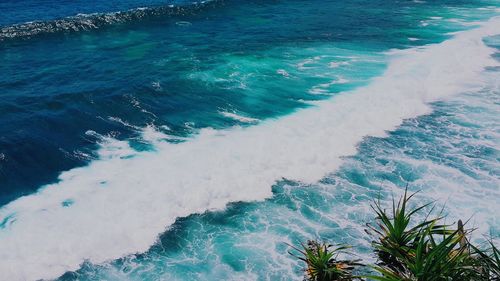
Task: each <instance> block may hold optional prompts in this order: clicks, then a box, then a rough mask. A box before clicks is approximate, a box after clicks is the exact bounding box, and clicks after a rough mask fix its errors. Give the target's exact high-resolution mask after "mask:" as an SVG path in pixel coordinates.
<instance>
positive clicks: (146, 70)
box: [0, 1, 500, 280]
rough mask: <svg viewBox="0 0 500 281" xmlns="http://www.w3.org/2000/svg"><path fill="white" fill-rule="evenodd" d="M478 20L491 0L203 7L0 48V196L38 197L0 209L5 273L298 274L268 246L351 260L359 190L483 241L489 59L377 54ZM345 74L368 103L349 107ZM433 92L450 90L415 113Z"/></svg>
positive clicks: (363, 207) (487, 228)
mask: <svg viewBox="0 0 500 281" xmlns="http://www.w3.org/2000/svg"><path fill="white" fill-rule="evenodd" d="M360 6H363V7H364V9H359V7H360ZM497 13H498V3H497V2H495V1H489V2H484V1H481V2H475V3H473V4H471V3H465V2H460V1H441V2H436V3H420V2H409V1H404V2H395V1H394V2H392V1H389V2H387V1H379V2H375V3H364V2H362V1H355V2H349V3H338V2H335V1H327V2H322V3H321V5H320V4H318V3H315V4H313V3H311V2H310V1H308V2H305V1H286V2H272V3H269V2H262V1H255V2H238V1H225V2H224V1H218V2H215V3H214V4H213V5H208V6H207V8H204V9H197V10H196V11H194V12H193V13H187V14H186V13H183V14H175V15H162V16H157V17H153V18H150V19H138V20H125V21H124V22H121V23H119V24H111V25H107V26H104V27H102V28H98V29H96V30H92V31H83V32H82V31H80V32H71V31H67V32H60V33H54V34H41V35H37V36H34V37H33V38H31V39H26V38H19V40H8V41H4V42H3V43H0V44H2V45H0V57H1V58H2V62H3V63H2V65H0V70H2V73H4V74H3V75H2V76H0V89H1V90H2V93H3V100H2V102H1V103H0V108H1V110H2V112H3V113H4V114H2V116H0V122H1V124H2V126H1V127H0V129H1V130H2V138H1V139H0V165H1V166H0V177H1V178H0V179H1V180H2V181H1V187H2V188H1V192H2V195H1V197H2V201H3V202H5V203H7V202H9V201H12V200H13V199H15V198H18V197H19V196H20V195H26V194H30V193H33V192H34V191H35V190H38V193H34V195H32V196H28V197H25V198H21V199H18V200H14V201H12V202H11V203H10V204H8V205H6V206H4V207H3V208H2V209H1V210H0V243H5V245H4V246H5V248H4V249H12V250H11V251H9V250H7V251H4V252H3V253H0V255H1V257H2V260H4V261H5V262H4V263H3V266H8V267H9V270H11V271H8V273H9V274H12V275H11V277H12V279H13V280H15V279H16V278H18V279H34V278H55V277H57V276H59V275H61V274H63V273H64V272H66V271H69V272H67V273H66V274H64V275H63V276H62V277H61V279H62V280H193V279H196V280H236V279H238V280H275V279H279V280H289V279H300V278H301V275H302V272H301V271H300V264H298V263H297V261H295V260H294V259H293V258H291V257H290V256H289V255H288V254H287V250H288V247H287V246H286V244H285V243H293V244H296V243H298V242H300V241H304V240H306V239H309V238H321V239H325V240H329V241H334V242H338V243H350V244H354V245H358V247H356V248H355V251H356V252H357V253H358V254H360V255H362V256H363V257H364V258H365V259H370V255H369V253H368V247H367V246H368V241H369V239H368V238H367V237H366V235H365V234H364V232H363V230H362V229H363V225H364V223H366V222H368V221H370V220H371V219H372V216H371V214H370V212H369V209H368V206H369V203H370V200H372V199H373V198H374V197H375V196H377V195H378V194H381V195H382V196H383V198H387V196H388V195H390V193H391V192H392V191H394V192H396V193H397V192H398V191H400V190H401V188H403V187H404V186H405V185H406V184H407V183H409V185H410V188H411V189H412V190H422V193H421V195H420V199H421V200H431V199H438V200H439V201H440V202H442V203H445V202H446V204H447V206H448V207H449V209H450V211H451V213H452V214H453V216H454V217H451V218H450V220H452V219H455V218H457V217H460V218H463V217H468V216H473V220H472V221H473V223H474V224H476V225H477V226H478V227H480V231H481V233H483V234H485V233H490V234H491V235H493V236H494V237H498V235H499V232H498V231H499V229H498V227H497V226H498V225H499V223H498V219H499V218H498V216H497V215H495V209H492V208H493V207H491V206H495V202H496V201H497V199H498V198H499V190H498V183H499V175H500V171H499V166H498V160H499V154H498V144H499V142H500V138H499V135H498V133H499V128H498V124H499V122H498V121H499V120H498V111H499V108H498V104H499V103H498V93H499V89H498V82H497V81H496V80H498V79H495V77H498V72H497V71H498V69H497V68H498V67H496V68H495V67H492V68H489V69H488V70H487V71H486V72H485V73H483V74H482V77H483V78H484V79H485V81H481V83H478V85H480V87H473V88H470V87H463V88H461V87H459V86H457V88H456V89H455V88H453V87H452V88H453V91H452V90H450V86H449V85H448V84H449V83H451V84H455V83H456V84H457V85H458V84H460V85H461V83H459V82H464V81H460V80H450V82H449V83H447V81H432V79H430V80H429V75H428V72H430V73H431V74H433V75H430V77H431V78H432V77H433V76H434V75H435V76H436V77H444V78H443V79H448V78H454V76H453V75H454V72H455V71H454V70H453V69H452V68H450V67H448V68H444V69H443V66H445V67H447V66H448V64H447V63H446V60H448V59H451V60H452V62H453V63H459V64H460V63H461V64H464V65H457V67H464V68H463V70H464V72H467V69H469V68H470V69H472V68H474V69H475V67H477V66H476V65H471V66H468V65H466V63H471V62H470V61H467V60H453V59H454V58H453V56H451V55H450V54H449V52H442V53H439V52H438V53H437V54H436V55H435V56H431V57H429V58H431V59H435V60H436V61H435V64H436V69H438V70H439V71H440V72H444V74H443V73H432V72H433V71H434V70H433V69H432V67H431V68H429V69H427V68H426V67H428V66H429V65H431V66H432V64H431V63H430V62H429V61H427V60H428V59H429V58H428V57H424V58H426V59H424V60H423V61H419V58H421V57H419V55H418V51H412V52H409V53H404V52H403V53H402V54H401V55H398V54H397V52H396V54H394V52H395V51H394V50H395V49H399V50H402V49H408V48H415V47H419V46H425V45H427V44H431V43H441V42H442V41H443V40H445V39H449V38H452V34H450V33H449V32H457V31H461V30H467V29H472V28H475V27H477V26H479V25H480V24H479V22H482V21H486V20H487V19H488V18H489V17H491V16H494V15H496V14H497ZM388 14H390V15H391V16H387V15H388ZM459 42H465V43H467V42H468V41H459ZM474 42H476V41H474ZM476 43H477V42H476ZM487 43H488V44H489V45H490V46H492V47H496V48H498V40H497V37H490V38H488V39H487ZM460 48H461V47H460ZM463 48H464V49H465V50H469V49H470V48H471V47H470V46H463ZM443 50H450V49H446V48H443ZM451 50H454V49H451ZM455 50H456V51H457V52H458V51H461V50H459V49H455ZM478 50H479V51H484V49H482V48H479V49H478ZM459 54H462V53H459ZM466 54H469V53H467V52H466ZM398 56H403V57H405V58H406V60H402V62H400V63H398V61H396V63H394V62H393V59H394V57H396V58H397V57H398ZM413 57H415V59H412V58H413ZM479 58H480V60H482V59H483V58H482V57H481V56H479ZM440 59H443V60H444V61H445V62H442V61H440ZM391 63H392V64H391ZM413 63H415V64H416V67H415V68H412V67H411V64H413ZM472 63H473V62H472ZM419 64H422V67H420V66H419ZM409 65H410V66H409ZM452 67H455V66H454V65H453V64H452ZM439 71H438V72H439ZM387 72H389V74H390V75H388V74H387ZM448 72H449V73H451V74H450V75H449V76H446V74H447V73H448ZM456 72H457V73H460V71H458V70H457V71H456ZM398 73H401V77H398ZM403 74H404V75H403ZM441 74H443V75H444V76H442V75H441ZM381 75H382V76H385V77H386V79H387V81H389V82H391V83H386V84H384V83H383V81H385V80H382V82H380V81H379V80H377V79H375V77H378V76H381ZM391 75H392V76H391ZM387 77H389V78H387ZM467 77H468V76H465V78H467ZM412 78H414V79H413V80H414V81H412ZM424 78H425V79H424ZM476 78H477V77H475V76H474V77H473V79H472V78H471V81H467V82H468V83H469V82H470V83H471V84H475V83H476V82H477V81H476ZM437 80H440V79H437ZM377 81H378V82H377ZM433 82H436V83H433ZM377 83H378V84H377ZM372 85H375V86H372ZM363 86H367V88H366V89H368V90H365V91H364V92H362V93H366V92H367V91H368V92H369V91H373V94H374V98H372V99H373V100H372V101H371V102H370V101H368V102H367V101H366V100H362V99H360V100H358V101H357V102H358V103H357V105H358V106H354V105H355V104H356V97H357V96H359V94H349V93H348V91H353V90H354V92H355V93H356V90H355V89H359V88H360V87H363ZM403 86H404V87H403ZM433 86H435V87H439V89H440V91H443V92H450V93H453V94H459V95H458V96H456V97H455V98H452V99H446V101H438V102H434V103H432V106H431V109H432V111H430V110H429V108H427V107H426V106H425V105H423V104H422V100H424V101H428V100H430V101H434V100H435V99H433V98H429V97H427V96H425V95H432V94H436V95H437V96H439V94H440V91H435V90H433V89H432V87H433ZM370 87H372V88H370ZM373 87H375V88H373ZM398 87H401V88H398ZM419 87H422V90H421V91H422V93H424V96H425V97H423V98H422V100H420V96H418V98H419V99H416V100H414V98H415V95H414V94H418V93H419V91H418V88H419ZM370 89H372V90H370ZM385 91H387V94H384V92H385ZM425 93H427V94H425ZM375 94H377V95H375ZM406 96H407V97H408V100H406V99H405V98H404V97H406ZM351 97H352V98H354V100H353V99H351ZM364 97H365V98H366V97H367V98H368V99H370V95H365V96H364ZM332 98H333V99H332ZM328 99H332V100H331V101H330V102H326V103H325V102H321V101H322V100H328ZM438 100H439V98H438ZM337 105H338V106H337ZM341 105H345V106H344V107H343V106H341ZM346 106H351V107H346ZM413 106H414V107H415V108H413ZM303 109H306V110H303ZM374 110H375V111H374ZM421 114H426V115H425V116H421V117H415V116H417V115H421ZM283 116H286V117H284V118H283ZM357 116H359V118H357ZM392 118H395V119H392ZM408 118H409V119H408ZM402 119H406V121H405V122H404V123H403V124H402V125H401V126H400V127H397V128H396V126H397V125H398V124H399V122H400V121H401V120H402ZM33 120H36V121H35V122H33ZM346 121H349V122H346ZM240 127H241V128H240ZM207 128H212V129H207ZM371 128H373V129H371ZM384 130H393V132H391V133H389V134H388V135H385V134H384V133H383V131H384ZM365 135H371V136H372V137H367V138H363V136H365ZM359 141H361V143H360V144H359V146H356V144H357V142H359ZM19 144H21V145H19ZM341 160H342V161H341ZM85 165H87V166H85ZM78 166H82V168H76V169H73V170H70V169H72V168H75V167H78ZM65 170H70V171H69V172H65V173H63V174H62V175H60V177H59V179H57V176H58V175H59V174H60V173H61V172H62V171H65ZM325 174H328V176H324V175H325ZM282 178H284V179H282ZM280 179H282V180H280ZM56 181H57V182H59V184H56V185H48V186H46V187H45V188H44V189H41V190H40V189H38V188H39V187H40V186H42V185H44V184H48V183H52V182H56ZM265 198H267V199H265ZM264 199H265V200H264ZM255 200H259V201H258V202H253V201H255ZM246 201H250V202H246ZM229 202H238V203H230V204H229V206H227V208H226V207H224V206H225V205H226V203H229ZM461 206H467V208H461ZM206 210H210V211H208V212H205V211H206ZM193 213H201V215H196V214H193ZM29 229H37V231H36V232H32V231H28V230H29ZM161 233H163V234H161ZM157 235H160V236H159V238H158V239H156V237H157ZM7 247H13V248H7ZM133 252H139V253H138V254H133V255H130V253H133ZM23 256H25V257H29V258H30V259H32V261H31V262H27V263H26V264H23V263H22V262H20V260H19V259H18V257H23ZM120 257H122V258H120ZM22 260H23V259H22ZM24 260H25V259H24ZM25 261H26V260H25ZM82 262H83V265H82V266H81V267H80V266H79V265H80V264H82ZM78 268H79V269H78ZM12 270H13V271H12ZM5 272H7V271H5Z"/></svg>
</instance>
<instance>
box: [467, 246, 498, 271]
mask: <svg viewBox="0 0 500 281" xmlns="http://www.w3.org/2000/svg"><path fill="white" fill-rule="evenodd" d="M489 244H490V248H489V249H487V250H481V249H479V248H478V247H476V246H474V245H471V251H472V254H473V255H474V257H475V259H476V263H475V266H476V268H477V269H478V271H479V272H480V274H481V279H480V280H489V281H500V250H499V249H498V248H497V247H496V246H495V244H493V241H489ZM478 280H479V279H478Z"/></svg>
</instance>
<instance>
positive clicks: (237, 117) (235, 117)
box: [220, 111, 259, 123]
mask: <svg viewBox="0 0 500 281" xmlns="http://www.w3.org/2000/svg"><path fill="white" fill-rule="evenodd" d="M220 114H221V115H222V116H224V117H227V118H230V119H233V120H236V121H240V122H243V123H257V122H259V119H256V118H251V117H246V116H241V115H238V114H236V113H234V112H227V111H221V112H220Z"/></svg>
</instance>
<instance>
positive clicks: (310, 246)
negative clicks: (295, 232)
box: [289, 240, 359, 281]
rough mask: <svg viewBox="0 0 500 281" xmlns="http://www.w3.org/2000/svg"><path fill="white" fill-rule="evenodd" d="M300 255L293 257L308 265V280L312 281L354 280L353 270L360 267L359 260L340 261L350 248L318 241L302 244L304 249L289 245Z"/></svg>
mask: <svg viewBox="0 0 500 281" xmlns="http://www.w3.org/2000/svg"><path fill="white" fill-rule="evenodd" d="M289 246H290V247H292V248H293V249H294V250H295V251H297V252H298V253H300V255H296V254H294V253H292V252H289V253H290V254H291V255H292V256H294V257H296V258H298V259H300V260H302V261H304V262H305V263H306V264H307V269H306V278H307V279H306V280H310V281H335V280H339V281H349V280H354V279H355V277H354V276H353V274H352V270H353V269H354V267H355V266H357V265H359V264H358V263H357V262H358V260H339V259H338V256H339V254H340V253H344V250H345V249H348V248H349V246H342V245H339V246H336V247H335V246H333V245H329V244H325V243H319V242H317V241H312V240H310V241H308V242H307V244H306V245H304V244H302V249H299V248H296V247H294V246H292V245H289Z"/></svg>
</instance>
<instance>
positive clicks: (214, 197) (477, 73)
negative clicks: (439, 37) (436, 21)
mask: <svg viewBox="0 0 500 281" xmlns="http://www.w3.org/2000/svg"><path fill="white" fill-rule="evenodd" d="M499 27H500V18H494V19H491V20H490V21H489V22H487V23H485V24H484V25H483V26H482V27H480V28H478V29H475V30H471V31H465V32H462V33H458V34H456V35H455V36H454V38H453V39H451V40H448V41H445V42H443V43H441V44H436V45H429V46H427V47H423V48H418V49H409V50H404V51H396V52H393V53H392V54H391V55H390V62H389V65H388V68H387V70H386V72H385V74H384V75H383V76H381V77H379V78H376V79H374V80H373V81H372V83H371V84H370V85H369V86H367V87H364V88H360V89H358V90H355V91H352V92H347V93H343V94H339V95H337V96H335V97H334V98H332V99H330V100H328V101H323V102H320V103H317V104H318V106H317V107H314V108H309V109H305V110H301V111H298V112H296V113H295V114H292V115H289V116H286V117H283V118H281V119H278V120H270V121H264V122H261V123H260V125H257V126H252V127H247V128H240V127H235V128H232V129H228V130H220V131H217V130H212V129H204V130H201V132H200V133H199V135H197V136H195V137H194V138H192V139H191V140H189V141H186V142H181V143H178V144H171V143H167V142H161V141H158V142H156V143H155V148H156V151H155V152H136V151H134V150H133V149H131V148H130V147H129V145H128V143H127V142H124V141H117V140H108V141H107V142H106V143H105V144H104V145H103V147H102V148H101V149H100V150H99V153H100V159H99V160H96V161H93V162H91V163H90V165H88V166H87V167H82V168H76V169H73V170H70V171H67V172H64V173H62V174H61V176H60V182H59V183H56V184H52V185H48V186H45V187H44V188H43V189H41V190H40V191H39V192H38V193H36V194H33V195H30V196H26V197H22V198H19V199H17V200H15V201H13V202H11V203H10V204H8V205H6V206H4V207H3V208H2V209H0V221H4V220H5V218H8V219H7V221H6V222H5V224H3V227H2V228H1V229H0V249H1V251H0V260H1V262H0V272H2V278H5V280H13V281H15V280H34V279H39V278H55V277H57V276H59V275H61V274H63V273H64V272H65V271H68V270H76V269H78V267H79V265H80V264H81V263H82V262H83V261H84V260H89V261H90V262H93V263H102V262H105V261H107V260H111V259H115V258H119V257H121V256H124V255H126V254H130V253H135V252H142V251H145V250H147V249H148V248H149V247H150V246H151V245H152V244H153V243H155V241H156V239H157V237H158V234H160V233H162V232H163V231H165V230H166V229H167V228H168V226H169V225H171V224H172V223H174V221H175V220H176V218H178V217H184V216H188V215H190V214H193V213H201V212H205V211H207V210H216V209H223V208H224V207H225V205H226V204H227V203H228V202H233V201H254V200H264V199H265V198H269V197H270V196H271V195H272V192H271V186H272V185H273V184H274V183H275V182H276V181H277V180H280V179H282V178H288V179H293V180H299V181H303V182H315V181H317V180H319V179H321V178H322V177H323V176H324V175H325V174H327V173H329V172H332V171H334V170H335V169H336V168H338V167H339V165H341V163H342V157H343V156H348V155H353V154H355V153H356V145H357V144H358V143H359V142H360V141H361V140H362V139H363V137H365V136H384V135H385V132H386V131H387V130H393V129H395V128H396V127H397V126H398V125H400V124H401V122H402V121H403V120H404V119H405V118H411V117H416V116H418V115H422V114H426V113H429V112H430V107H429V106H428V103H429V102H433V101H436V100H440V99H444V98H446V97H448V96H451V95H453V94H456V93H461V92H463V91H466V90H468V89H471V88H475V87H478V86H480V85H481V84H482V83H483V80H482V78H481V72H482V70H483V69H484V67H486V66H493V65H498V63H497V62H496V61H495V60H493V59H492V58H491V57H490V55H491V54H492V53H493V52H494V50H493V49H491V48H489V47H487V46H485V45H484V44H483V42H482V38H483V37H485V36H489V35H494V34H498V33H500V30H499ZM64 202H71V204H65V203H64Z"/></svg>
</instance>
